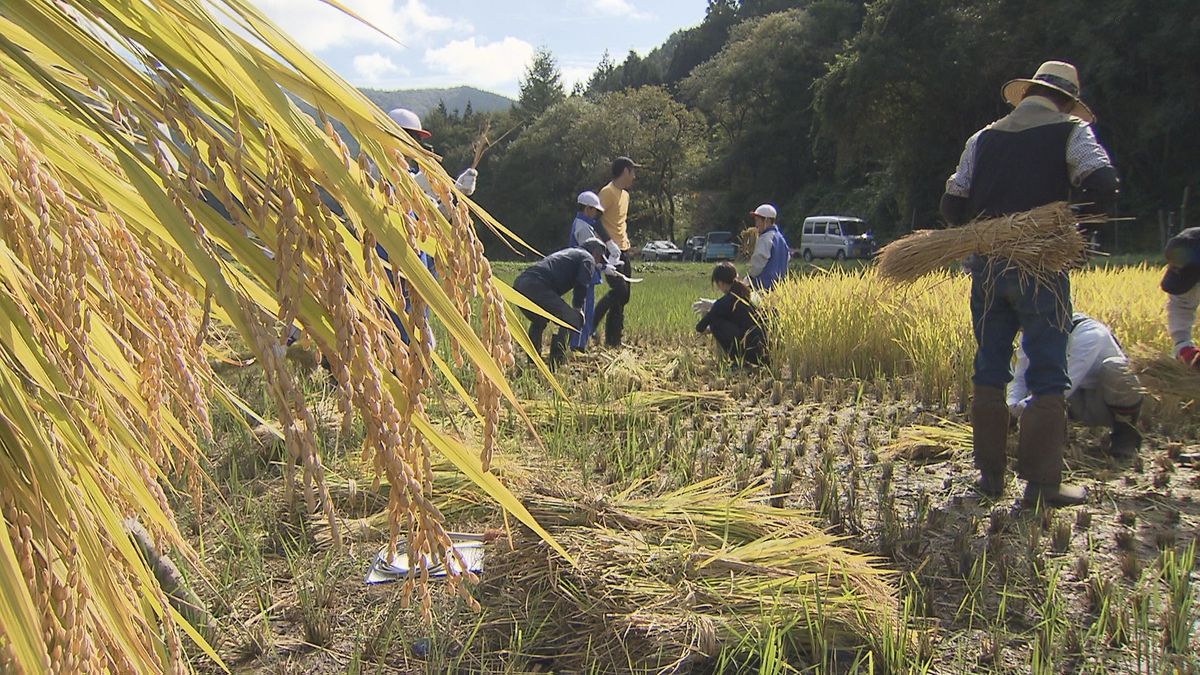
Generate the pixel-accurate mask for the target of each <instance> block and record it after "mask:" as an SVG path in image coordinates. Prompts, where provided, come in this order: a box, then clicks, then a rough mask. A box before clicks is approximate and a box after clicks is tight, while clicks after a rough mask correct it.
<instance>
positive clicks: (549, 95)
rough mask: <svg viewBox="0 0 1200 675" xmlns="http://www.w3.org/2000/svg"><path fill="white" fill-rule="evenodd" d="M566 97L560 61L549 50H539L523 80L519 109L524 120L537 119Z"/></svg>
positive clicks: (518, 99)
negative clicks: (559, 65)
mask: <svg viewBox="0 0 1200 675" xmlns="http://www.w3.org/2000/svg"><path fill="white" fill-rule="evenodd" d="M566 96H567V93H566V91H565V90H564V88H563V82H562V71H561V70H559V67H558V61H557V60H556V59H555V58H554V54H552V53H551V52H550V50H549V49H546V48H545V47H542V48H539V49H538V50H537V52H536V53H535V54H534V55H533V61H532V62H531V63H530V64H529V67H528V68H526V70H525V76H524V77H522V78H521V89H520V95H519V96H518V97H517V109H518V110H519V111H520V113H521V116H522V117H523V118H524V119H527V120H531V119H536V118H537V117H538V116H540V115H541V114H542V113H544V112H546V110H547V109H549V108H550V106H552V105H554V104H555V103H558V102H559V101H561V100H563V99H564V98H566Z"/></svg>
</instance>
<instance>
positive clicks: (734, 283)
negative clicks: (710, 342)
mask: <svg viewBox="0 0 1200 675" xmlns="http://www.w3.org/2000/svg"><path fill="white" fill-rule="evenodd" d="M712 282H713V285H714V286H716V287H717V289H719V290H720V291H721V292H722V293H724V295H722V296H721V297H720V298H718V299H717V301H716V302H714V303H712V306H711V307H710V308H708V311H707V312H704V316H703V317H701V318H700V322H699V323H697V324H696V332H697V333H703V332H705V331H711V332H712V336H713V339H715V340H716V341H717V344H718V345H720V347H721V351H723V352H725V355H726V356H728V357H729V358H730V360H732V361H733V362H734V363H736V364H738V365H759V364H763V363H766V362H767V354H766V344H765V343H766V340H765V338H764V335H763V330H762V326H761V325H760V320H759V315H758V310H757V309H755V307H754V305H753V304H752V303H751V301H750V287H749V286H747V285H746V284H744V283H742V282H741V281H740V280H739V279H738V276H737V268H735V267H734V266H733V263H729V262H723V263H721V264H719V265H717V266H716V268H714V269H713V272H712ZM697 311H700V308H699V307H697Z"/></svg>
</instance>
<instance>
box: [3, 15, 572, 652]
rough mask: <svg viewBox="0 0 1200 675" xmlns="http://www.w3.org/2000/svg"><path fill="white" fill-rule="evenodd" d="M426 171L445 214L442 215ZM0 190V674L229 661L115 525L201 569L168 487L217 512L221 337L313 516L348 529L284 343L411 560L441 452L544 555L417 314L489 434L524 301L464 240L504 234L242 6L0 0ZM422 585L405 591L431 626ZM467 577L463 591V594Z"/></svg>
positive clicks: (427, 554)
mask: <svg viewBox="0 0 1200 675" xmlns="http://www.w3.org/2000/svg"><path fill="white" fill-rule="evenodd" d="M294 99H300V100H303V101H305V102H307V103H308V104H309V105H311V106H312V108H314V109H316V110H317V117H318V119H313V118H311V117H309V116H307V115H305V114H303V113H302V112H301V111H300V109H299V108H298V107H297V105H295V104H294V103H293V100H294ZM331 119H336V120H338V121H340V122H342V123H344V124H345V126H346V128H347V129H348V130H349V132H350V133H351V134H353V135H354V137H355V138H356V139H357V140H358V141H359V142H360V145H361V148H362V154H361V155H360V156H359V157H356V158H355V157H350V156H349V153H348V152H347V149H346V145H345V144H344V143H343V142H342V141H341V139H339V138H337V137H336V135H334V134H332V133H331V129H332V126H331V123H330V120H331ZM410 162H411V163H415V164H417V165H418V166H420V167H421V169H422V170H423V171H424V173H425V174H426V176H427V177H428V178H429V181H430V184H431V186H432V189H433V191H434V192H435V193H436V194H437V196H438V197H439V199H440V200H441V202H442V203H443V204H452V205H453V206H454V207H453V208H447V209H446V210H445V211H446V212H445V213H443V212H442V211H440V210H439V209H437V208H435V206H434V204H433V202H432V201H431V200H430V199H428V197H427V196H426V195H425V194H424V193H423V192H422V190H421V188H420V186H418V185H417V183H416V181H415V180H414V178H413V176H412V175H411V174H410V173H409V171H408V170H407V168H408V165H409V163H410ZM0 176H3V179H2V180H0V321H3V324H4V327H5V328H4V330H2V331H0V360H2V361H3V362H4V364H5V367H3V368H0V484H2V485H4V490H3V494H2V495H0V670H3V671H4V672H18V673H21V672H24V673H39V672H161V671H167V670H180V669H182V668H183V667H184V666H183V664H182V662H181V658H182V657H181V654H182V649H181V644H180V643H181V639H180V635H179V632H180V631H181V630H182V631H184V632H187V633H188V634H189V636H191V638H192V639H193V640H194V641H196V642H197V644H199V645H200V646H201V647H202V648H203V649H204V650H205V651H206V652H207V653H208V654H209V655H210V656H211V657H212V658H213V659H216V654H215V653H213V652H212V650H211V648H210V647H209V646H208V645H207V644H206V643H205V642H204V641H203V639H202V638H200V636H199V635H197V634H196V633H195V632H194V630H193V629H192V627H191V626H189V625H188V624H187V623H186V621H184V620H183V619H182V618H181V617H180V616H179V615H178V613H177V612H175V611H174V610H173V609H171V608H170V605H169V603H168V602H167V600H166V596H165V595H164V593H163V592H162V589H161V588H160V587H159V586H158V585H157V584H156V583H155V580H154V578H153V576H152V575H151V574H150V570H149V569H147V567H146V564H145V562H144V561H143V560H142V558H141V557H140V555H139V554H138V552H137V550H136V548H135V547H134V545H133V544H132V543H131V541H130V540H129V537H128V536H127V535H126V532H125V529H124V527H123V522H124V520H125V519H126V518H127V517H128V518H134V519H136V520H137V521H139V522H141V523H142V524H143V525H144V526H145V528H146V530H147V532H148V534H149V535H150V536H151V537H152V538H153V540H154V542H153V543H154V544H155V545H157V546H163V547H168V548H170V549H171V550H172V551H174V552H175V554H178V555H179V556H180V560H181V562H185V563H188V564H191V565H195V564H196V562H197V556H196V554H195V552H194V551H192V550H191V549H190V547H189V546H188V544H187V542H186V541H185V540H184V539H183V537H182V536H181V535H180V534H179V532H178V530H177V528H176V526H175V523H174V516H173V514H172V512H171V509H170V505H169V503H168V500H167V498H166V495H165V493H164V490H163V488H162V487H161V482H162V481H163V480H164V479H165V478H167V477H168V476H169V475H172V474H181V475H182V476H183V478H184V479H185V480H186V483H187V484H188V485H189V487H190V488H191V492H192V493H193V494H192V496H193V499H195V500H196V501H197V502H198V501H199V499H200V498H201V491H200V485H201V483H202V481H201V479H200V475H201V468H200V466H199V463H198V462H197V458H198V457H200V456H201V451H200V448H199V447H198V443H197V436H201V435H202V436H208V435H209V434H210V429H209V410H210V408H211V404H212V402H213V401H216V402H217V403H218V404H220V405H224V406H227V407H230V408H236V397H235V396H233V395H232V393H231V392H229V391H228V390H227V389H226V388H225V386H224V385H223V384H222V383H220V382H219V381H218V380H217V379H216V378H215V377H214V375H213V372H212V369H211V368H210V367H209V364H208V362H207V358H206V357H207V350H206V348H205V347H204V346H203V344H202V343H203V341H204V340H205V339H206V338H207V336H208V335H209V334H211V333H220V332H221V331H222V330H226V331H230V332H232V331H236V332H237V334H238V337H239V339H238V341H239V342H240V343H242V344H246V345H249V347H250V348H251V349H253V351H254V356H255V359H256V360H257V361H258V362H259V363H261V364H262V366H263V372H264V374H265V376H266V379H267V385H268V390H269V391H270V394H271V396H272V398H273V399H274V402H275V406H276V409H277V410H278V411H279V415H280V419H279V429H280V431H281V432H282V434H283V436H284V437H285V440H286V445H287V461H286V462H285V472H286V474H287V476H288V477H289V480H288V481H287V488H288V489H289V491H292V492H291V494H292V495H293V496H294V502H295V503H294V506H296V507H297V508H303V509H304V510H305V511H307V512H309V513H314V512H319V513H321V514H322V516H323V517H324V518H325V520H326V521H327V522H329V523H330V525H331V527H336V523H337V521H336V519H335V517H334V513H333V511H332V499H331V496H330V494H329V491H328V486H327V484H326V483H325V480H324V469H323V466H322V460H321V457H320V455H319V453H318V451H317V447H318V446H317V444H316V442H315V440H314V437H313V433H314V430H315V428H316V424H315V421H314V416H313V414H312V411H311V410H310V409H309V407H308V404H307V402H306V401H305V400H304V397H303V396H302V395H301V390H300V387H299V386H298V384H297V383H296V382H295V381H294V379H293V375H292V374H291V371H290V369H288V368H287V367H285V365H284V363H283V353H284V352H283V350H282V349H280V347H281V346H282V344H283V342H284V339H285V336H286V335H287V334H288V332H289V328H290V327H291V326H292V325H295V326H297V327H299V328H300V329H301V330H302V331H303V332H305V333H306V334H307V335H308V337H309V338H310V339H311V340H312V342H313V343H314V344H315V345H316V347H317V348H318V349H319V350H320V352H321V353H322V354H323V355H325V356H326V357H327V358H328V360H329V362H330V366H331V370H332V372H333V375H334V377H335V379H336V380H337V382H338V385H339V391H340V393H341V402H342V405H343V406H344V409H345V410H354V411H355V412H356V413H357V414H359V415H361V416H362V419H363V423H364V427H365V429H366V440H365V442H364V447H363V452H364V456H365V460H366V462H367V463H368V464H369V465H370V467H371V468H372V469H373V470H374V471H375V472H376V473H377V475H380V476H382V477H384V478H385V479H386V480H387V481H388V482H389V484H390V485H391V486H392V489H391V490H390V491H389V495H388V498H389V500H390V501H389V505H390V508H389V514H390V520H389V523H388V526H389V532H390V534H391V536H392V538H393V539H396V538H397V537H398V536H399V535H400V534H401V533H403V534H404V536H405V541H406V545H407V546H408V548H409V553H410V555H411V556H412V557H414V559H421V560H429V561H430V564H437V563H438V562H440V561H441V560H442V559H444V558H445V556H446V555H447V554H448V553H449V551H450V550H451V543H450V539H449V536H448V535H447V532H446V523H445V521H444V517H443V516H442V514H440V513H439V512H438V509H437V507H436V499H435V497H434V496H433V494H432V481H433V479H434V475H433V471H432V469H431V468H430V466H431V463H430V456H431V454H432V453H434V452H435V451H436V452H437V453H439V454H440V455H442V456H444V457H445V458H447V460H448V461H450V462H451V463H452V464H454V466H456V467H457V468H458V469H459V470H460V471H462V472H464V475H466V476H467V477H469V479H470V480H471V481H472V482H473V483H475V484H476V485H478V486H479V488H480V490H481V491H482V492H483V493H485V494H488V495H489V496H490V497H492V498H494V499H496V500H497V501H498V502H499V503H500V505H501V506H502V507H503V508H505V509H507V510H509V511H511V512H512V513H513V514H514V516H515V517H516V518H517V519H519V520H521V521H522V522H524V523H525V524H526V525H527V526H528V527H531V528H533V529H534V531H537V532H542V533H543V534H544V530H542V529H541V527H540V526H539V525H538V524H537V523H536V521H534V520H533V519H532V517H531V516H530V515H529V514H528V512H527V511H526V510H525V508H524V507H523V506H522V505H521V503H520V502H519V501H518V500H517V499H516V498H515V497H514V496H513V495H512V494H511V493H510V492H509V491H508V490H507V489H506V488H505V487H504V485H503V484H502V483H500V481H499V479H498V478H497V477H496V476H495V475H493V474H491V473H488V472H487V470H486V461H487V457H488V454H489V452H490V445H491V444H492V443H493V441H494V433H491V434H489V433H487V432H486V431H485V433H484V434H483V438H484V447H483V448H482V449H470V448H468V447H467V446H466V445H465V444H464V443H463V442H462V441H461V440H460V439H458V438H457V437H455V436H453V435H451V434H449V433H447V432H445V431H444V430H442V429H439V428H437V427H435V426H434V425H433V424H432V422H431V421H430V419H429V416H428V415H427V414H426V410H425V399H424V397H425V396H429V395H431V393H432V387H433V386H434V381H433V379H432V376H431V373H432V372H433V368H434V361H435V356H436V355H435V354H434V353H433V350H432V345H431V344H430V341H429V340H428V339H427V338H426V337H425V336H426V335H427V330H426V329H427V327H428V321H427V319H426V318H425V311H424V310H425V308H429V310H430V313H431V316H432V319H431V320H433V319H435V320H437V321H439V322H440V323H441V324H442V326H444V327H445V329H446V332H447V334H448V338H447V340H446V343H448V345H449V347H450V348H452V349H454V350H456V352H457V353H459V354H461V355H462V357H463V360H464V362H465V365H468V366H469V367H470V368H472V369H473V370H474V375H475V378H474V379H475V382H476V391H475V395H474V397H473V398H474V399H475V400H472V401H469V402H470V403H472V404H475V403H477V404H478V405H477V409H478V410H479V411H480V412H481V415H482V416H483V417H484V418H485V424H486V425H489V426H488V427H485V428H494V426H495V421H496V418H497V417H498V415H499V406H500V405H501V403H502V402H505V401H507V402H508V403H509V404H511V405H516V397H515V395H514V394H513V392H512V390H511V388H510V387H509V386H508V383H507V382H506V381H505V378H504V375H503V370H504V368H505V366H506V365H509V364H511V363H512V361H513V356H512V345H511V342H510V338H509V332H508V326H507V319H506V316H507V312H508V311H509V308H508V307H507V302H506V299H507V298H509V297H511V293H512V292H511V289H509V288H508V287H506V286H504V285H503V284H502V283H500V282H499V281H497V280H496V279H495V278H494V277H493V276H492V275H491V268H490V263H489V262H488V261H487V260H486V258H484V257H483V247H482V244H481V243H480V242H479V239H478V236H477V235H476V233H475V230H474V227H473V226H472V223H471V218H472V217H474V218H476V219H478V220H479V221H480V222H483V223H485V224H487V225H488V226H489V227H492V228H493V229H496V230H498V231H501V232H505V230H504V229H503V227H502V226H500V225H499V223H496V222H495V221H494V219H492V218H491V217H490V216H488V215H487V214H486V213H485V212H483V211H481V210H478V209H477V207H475V206H474V205H473V204H471V203H470V202H469V201H468V200H465V199H463V200H456V199H455V195H454V194H453V181H452V179H451V178H450V177H449V176H448V175H447V174H446V172H445V171H444V170H443V169H442V168H441V167H440V166H439V165H438V164H437V163H436V161H435V159H434V157H433V156H432V155H430V154H429V153H427V152H425V151H424V150H423V149H422V148H420V147H419V146H417V145H416V144H415V143H413V142H412V140H411V139H410V138H409V137H408V135H407V134H404V133H403V132H402V131H401V130H399V129H398V128H397V127H396V126H395V124H394V123H393V122H392V121H390V119H389V118H388V117H387V116H386V115H385V114H384V113H383V111H381V110H379V109H378V108H377V107H376V106H374V105H373V104H372V103H371V102H370V101H369V100H368V99H366V98H365V97H364V96H363V95H362V94H361V92H359V91H357V90H356V89H354V88H353V87H352V86H350V85H349V84H347V83H345V82H343V81H342V80H340V79H338V78H337V77H336V76H334V75H333V74H332V73H331V72H330V70H329V69H328V68H327V67H325V66H324V65H322V64H320V63H318V62H317V61H316V60H315V59H313V58H312V57H311V56H310V55H308V54H306V53H305V52H304V51H303V50H302V49H300V48H299V47H298V46H297V45H296V44H295V42H294V41H292V40H291V39H290V38H289V37H288V36H287V35H285V34H283V33H282V32H280V31H279V30H278V28H276V27H275V26H274V25H272V24H271V23H270V22H269V21H268V20H267V19H266V18H265V17H264V16H263V15H262V13H261V12H260V10H258V9H257V8H256V7H255V6H254V5H253V4H252V3H250V2H248V1H247V0H203V1H201V0H144V1H142V2H133V3H127V2H115V3H112V2H87V1H85V0H26V1H22V2H5V3H0ZM377 242H378V243H379V244H382V245H383V246H384V247H385V248H386V249H387V250H388V252H389V253H390V263H389V266H390V268H391V271H393V272H394V274H395V277H396V279H397V280H398V282H397V284H390V283H389V282H388V281H387V276H386V272H387V270H385V269H384V263H383V262H382V261H381V260H379V259H378V257H377V256H376V255H375V253H374V246H375V244H376V243H377ZM268 249H270V250H268ZM419 253H427V254H429V255H431V256H433V258H434V259H435V260H436V263H437V265H438V268H439V270H441V275H442V276H441V280H440V281H439V279H435V278H434V277H433V276H432V275H431V274H430V273H429V272H428V270H427V269H426V268H425V266H424V265H423V264H422V262H421V261H420V260H419V258H418V255H419ZM451 279H452V280H453V281H450V280H451ZM401 284H402V285H403V287H404V289H406V290H407V291H408V293H409V296H410V298H411V301H412V305H413V311H412V312H411V313H410V314H408V315H405V316H404V317H402V318H403V319H404V321H405V322H406V323H405V329H406V332H407V334H408V335H410V336H418V337H417V339H414V340H413V341H412V342H411V343H410V344H405V343H404V342H403V341H402V340H401V336H400V332H399V330H398V329H397V327H396V326H395V325H393V323H392V321H391V319H390V317H389V315H388V313H387V310H386V307H387V306H392V307H403V301H402V300H401V292H400V291H401V288H400V286H401ZM402 314H403V313H402ZM476 319H478V322H477V321H476ZM213 323H215V324H217V325H218V326H217V327H215V328H214V327H213V326H212V325H211V324H213ZM476 323H478V324H479V325H481V326H483V330H481V331H476V330H475V329H474V328H473V325H475V324H476ZM447 377H451V375H447ZM453 384H455V385H458V383H457V382H455V383H453ZM454 389H455V391H460V392H465V389H463V388H462V387H461V385H459V386H455V387H454ZM462 395H463V396H464V397H466V398H472V397H471V396H470V395H469V394H465V393H464V394H462ZM518 412H520V411H519V410H518ZM521 414H523V413H521ZM197 511H198V512H200V509H199V508H198V509H197ZM547 536H548V535H547ZM553 545H554V546H557V544H553ZM559 550H562V549H561V548H560V549H559ZM564 554H565V551H564ZM421 579H423V575H421V574H417V575H414V577H412V578H410V579H409V580H408V582H407V588H406V591H408V592H411V591H413V590H416V591H417V598H418V600H419V601H421V603H422V605H423V607H424V608H425V609H426V610H427V609H428V607H429V602H428V594H427V593H426V592H425V590H424V586H423V585H422V583H421ZM463 581H465V580H464V579H457V578H452V579H450V580H449V583H450V584H451V586H452V587H453V588H454V589H456V590H458V591H459V592H462V593H465V592H466V591H465V587H464V586H463V584H462V582H463Z"/></svg>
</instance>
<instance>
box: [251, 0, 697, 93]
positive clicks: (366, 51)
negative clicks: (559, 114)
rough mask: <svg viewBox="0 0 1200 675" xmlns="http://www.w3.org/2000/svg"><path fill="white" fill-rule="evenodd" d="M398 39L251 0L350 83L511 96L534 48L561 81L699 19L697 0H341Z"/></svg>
mask: <svg viewBox="0 0 1200 675" xmlns="http://www.w3.org/2000/svg"><path fill="white" fill-rule="evenodd" d="M341 1H342V3H343V4H344V5H345V6H346V7H348V8H350V9H351V10H352V11H354V12H356V13H358V14H360V15H361V16H362V17H363V18H365V19H367V20H368V21H370V22H372V23H373V24H375V25H376V26H378V27H379V28H381V29H383V30H385V31H387V32H388V33H389V34H390V35H392V36H394V37H395V38H396V40H398V41H399V43H400V44H397V43H396V42H393V41H391V40H389V39H387V38H386V37H383V36H382V35H379V34H378V33H376V32H374V31H372V30H370V29H369V28H366V27H364V26H362V25H358V24H356V22H355V21H354V20H353V19H350V18H349V17H346V16H345V15H344V14H342V13H340V12H338V11H337V10H335V9H333V8H331V7H329V6H328V5H325V4H324V3H322V2H319V0H253V2H254V3H255V4H257V5H258V6H259V7H260V8H261V9H262V10H263V11H265V12H266V13H267V15H268V16H270V17H271V18H272V19H273V20H275V21H276V22H277V23H279V24H280V25H281V26H283V28H284V29H285V30H287V31H288V32H289V33H291V34H292V35H293V36H294V37H295V38H297V40H299V42H300V43H301V44H302V45H304V46H305V47H307V48H308V49H309V51H312V52H314V53H315V54H316V55H317V56H318V57H320V58H321V59H322V60H324V61H325V62H326V63H328V64H329V65H330V66H332V67H333V68H334V69H335V70H337V71H338V73H340V74H341V75H342V76H343V77H345V78H346V79H347V80H349V81H350V82H352V83H353V84H356V85H359V86H366V87H374V88H378V89H412V88H418V87H450V86H456V85H462V84H465V85H470V86H473V87H478V88H480V89H486V90H488V91H494V92H496V93H498V94H504V95H507V96H512V97H515V96H516V93H517V87H518V81H519V80H520V78H521V75H522V74H523V73H524V71H525V67H526V66H527V65H528V64H529V61H530V58H531V57H532V55H533V52H534V50H535V49H537V48H538V47H547V48H549V49H550V51H552V52H553V53H554V55H555V57H556V58H557V59H558V63H559V66H560V68H561V69H562V71H563V79H564V80H565V81H566V84H567V87H568V88H570V86H571V85H572V84H573V83H574V82H575V81H579V80H586V79H587V77H588V75H590V74H591V72H592V70H594V69H595V67H596V64H597V63H598V62H599V61H600V57H601V55H602V54H603V53H604V50H605V49H607V50H608V51H609V52H610V53H611V54H612V55H613V58H614V59H615V60H617V61H621V60H623V59H624V58H625V55H626V54H627V53H628V52H629V50H631V49H634V50H637V51H638V52H639V53H640V54H642V55H643V56H644V55H645V54H646V52H648V51H649V50H650V49H652V48H654V47H656V46H658V45H659V44H660V43H662V41H663V40H664V39H666V37H667V36H668V35H670V34H671V33H672V32H674V31H676V30H678V29H680V28H686V27H688V26H693V25H696V24H698V23H699V22H700V21H701V20H702V19H703V18H704V9H705V7H706V5H707V3H706V1H705V0H525V1H524V2H512V1H509V2H504V1H502V0H501V1H486V0H341Z"/></svg>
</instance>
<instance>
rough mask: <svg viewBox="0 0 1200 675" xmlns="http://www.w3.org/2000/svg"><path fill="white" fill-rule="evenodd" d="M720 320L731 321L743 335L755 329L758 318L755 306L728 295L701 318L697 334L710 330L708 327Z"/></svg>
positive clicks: (714, 304)
mask: <svg viewBox="0 0 1200 675" xmlns="http://www.w3.org/2000/svg"><path fill="white" fill-rule="evenodd" d="M718 320H724V321H730V322H733V323H734V324H736V325H737V327H738V328H739V329H741V331H742V333H743V334H745V332H746V331H748V330H750V329H751V328H753V327H754V325H755V323H756V321H757V318H756V317H755V313H754V305H751V304H750V303H749V302H746V301H745V300H743V299H741V298H739V297H738V296H736V295H734V294H733V293H726V294H725V295H722V296H721V297H720V298H717V301H716V302H714V303H713V306H712V308H711V309H709V310H708V312H707V313H706V314H705V315H704V316H702V317H700V321H699V323H697V324H696V332H697V333H703V332H704V331H706V330H708V327H709V326H710V325H711V324H712V323H713V322H714V321H718Z"/></svg>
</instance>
